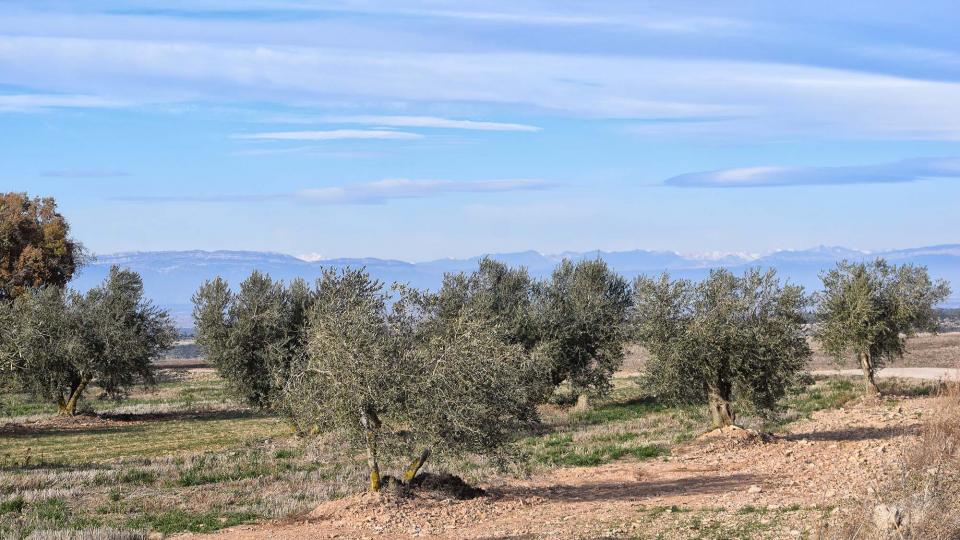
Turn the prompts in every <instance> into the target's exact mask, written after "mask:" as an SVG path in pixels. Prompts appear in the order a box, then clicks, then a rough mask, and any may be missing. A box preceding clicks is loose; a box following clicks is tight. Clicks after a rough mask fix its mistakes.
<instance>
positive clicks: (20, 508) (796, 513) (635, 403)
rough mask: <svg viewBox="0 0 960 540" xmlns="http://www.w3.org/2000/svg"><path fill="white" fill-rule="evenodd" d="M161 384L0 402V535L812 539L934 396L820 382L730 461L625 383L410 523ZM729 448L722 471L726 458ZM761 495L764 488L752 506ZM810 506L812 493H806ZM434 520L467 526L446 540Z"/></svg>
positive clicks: (243, 421) (191, 383)
mask: <svg viewBox="0 0 960 540" xmlns="http://www.w3.org/2000/svg"><path fill="white" fill-rule="evenodd" d="M937 339H943V340H944V341H943V343H944V344H945V347H946V348H947V349H948V350H949V348H950V347H953V346H954V345H953V344H954V342H953V336H949V337H948V338H944V336H941V337H940V338H937ZM930 350H931V352H929V353H928V354H931V355H934V354H936V353H935V352H932V351H935V348H931V349H930ZM161 375H162V376H161V377H160V380H159V382H158V384H157V385H156V386H155V387H152V388H149V389H146V390H138V391H136V392H134V393H132V394H131V395H130V396H129V397H128V398H127V399H125V400H123V401H121V402H119V403H114V402H111V401H100V400H97V399H95V398H96V396H97V391H96V389H94V390H93V391H92V392H90V393H89V395H88V397H89V398H90V399H89V400H88V401H87V402H86V405H85V408H86V409H85V414H83V415H79V416H77V417H75V418H66V419H60V418H53V417H51V416H50V415H51V413H52V412H53V410H54V409H53V407H51V406H49V405H48V404H44V403H36V402H34V401H32V400H29V399H26V398H25V397H24V396H5V397H4V398H3V399H2V407H3V409H2V413H0V414H2V415H3V416H4V417H3V418H0V426H2V427H0V537H3V538H6V537H12V538H17V537H26V536H28V535H30V534H34V533H40V532H42V531H64V530H73V531H87V532H86V533H84V534H88V537H90V538H95V537H97V538H111V537H113V538H125V537H132V538H136V537H142V536H144V535H148V534H150V533H158V534H164V535H169V534H175V533H183V532H192V533H204V532H211V531H215V530H218V529H223V528H228V527H231V526H234V525H241V524H253V523H257V522H271V523H280V524H287V525H286V526H289V527H292V528H290V529H289V530H287V529H283V528H281V529H276V530H274V529H270V528H267V529H263V528H260V526H257V527H254V528H252V529H243V530H241V531H239V532H238V531H237V530H236V529H231V534H246V535H253V536H251V537H263V538H267V537H270V536H272V535H273V534H274V533H277V534H281V533H282V534H285V535H288V536H287V537H289V538H296V537H298V536H297V534H300V533H303V534H307V532H305V531H306V530H299V529H297V528H296V527H299V526H300V525H297V524H298V523H299V522H300V521H302V519H303V516H307V515H309V513H310V512H311V511H313V510H314V509H315V508H317V507H318V505H320V506H321V509H325V510H324V511H325V512H327V514H329V515H331V516H340V517H342V516H343V515H344V513H346V514H349V515H356V513H357V512H370V513H371V515H377V516H379V517H377V518H376V519H377V521H374V522H357V523H354V522H353V521H349V522H347V523H344V524H343V525H342V527H340V528H338V527H332V526H331V527H328V525H329V523H328V521H329V520H327V521H324V520H320V521H319V523H321V524H322V523H327V525H317V523H318V522H317V520H316V519H314V520H313V521H310V522H309V523H308V524H307V525H304V526H307V527H314V528H316V527H320V528H319V529H316V530H311V532H309V534H320V532H323V531H326V532H323V534H326V533H327V532H329V533H330V534H331V535H332V534H340V535H342V536H341V537H347V538H350V537H354V536H363V535H373V534H375V533H376V532H377V531H384V532H390V533H391V534H393V535H400V536H403V535H411V534H414V532H417V531H419V532H417V535H426V536H431V535H439V536H477V537H480V536H483V535H487V536H489V535H490V534H494V533H496V534H499V535H509V534H514V533H517V534H531V533H536V532H538V531H535V530H532V529H531V528H530V527H529V526H527V525H524V520H525V519H530V518H531V516H532V515H534V513H540V514H543V516H545V517H550V519H547V520H546V521H544V523H545V524H546V525H544V527H546V528H545V529H543V531H540V532H541V533H542V534H550V531H553V532H554V533H555V534H558V535H566V536H581V537H596V536H598V535H602V534H607V533H608V532H609V535H608V536H611V537H639V538H657V537H665V538H672V537H675V536H671V532H670V531H684V533H683V534H682V535H681V536H677V537H679V538H687V537H694V538H696V537H700V538H722V537H730V536H733V537H738V536H740V537H768V536H769V537H777V536H785V537H789V536H790V535H791V534H792V531H801V532H803V534H804V535H807V534H811V533H810V531H811V530H812V529H810V528H809V524H810V523H818V522H820V521H822V520H823V518H824V516H825V515H829V512H831V511H832V508H833V507H834V506H836V504H837V503H838V502H839V501H841V500H844V498H845V497H846V498H852V497H854V496H855V495H857V494H858V493H859V492H858V491H857V490H859V489H861V488H862V487H863V482H866V481H867V480H868V479H873V478H875V477H876V475H879V474H880V472H881V469H882V468H883V467H882V466H881V465H877V466H876V467H874V466H873V465H871V467H869V470H867V471H866V472H865V473H864V472H863V471H861V470H860V467H858V466H856V467H855V466H854V465H855V464H856V463H860V461H858V460H864V459H866V460H868V461H869V462H870V463H871V464H872V463H873V462H874V461H875V460H874V456H878V455H881V454H883V455H884V456H887V457H890V456H893V455H894V454H895V452H894V450H895V449H896V448H898V446H897V445H900V444H903V443H904V441H906V440H907V439H908V438H909V436H910V434H911V433H912V432H913V431H911V430H915V426H916V425H917V424H918V423H919V422H920V420H921V418H922V416H923V410H924V409H925V408H926V407H927V405H926V404H925V403H926V401H925V400H927V399H929V398H925V397H924V396H927V395H929V394H931V393H933V392H934V391H935V390H936V388H937V385H936V384H935V383H933V382H923V381H913V382H908V381H900V380H885V381H883V382H882V385H883V388H884V390H885V391H886V392H887V393H888V394H890V396H889V397H888V398H887V400H886V401H885V403H884V404H883V405H879V406H877V405H871V406H864V405H860V404H858V401H857V398H858V395H859V391H860V384H859V381H858V380H856V379H851V378H829V379H825V378H821V379H817V380H813V381H811V383H810V384H809V385H808V386H807V387H805V388H804V389H802V390H800V391H798V392H796V393H794V394H792V395H791V396H789V398H788V399H787V402H786V404H785V405H786V406H787V410H786V411H785V412H784V413H783V414H782V415H781V416H779V417H778V418H773V419H762V418H758V417H754V416H750V415H742V416H741V418H740V423H741V424H742V425H745V426H747V427H752V428H758V429H763V430H765V431H769V432H773V433H775V434H778V435H780V436H781V437H780V438H779V439H777V442H776V444H770V445H759V446H758V445H756V444H752V443H751V444H746V443H744V444H739V443H737V444H734V445H733V446H732V447H731V448H727V447H726V446H724V445H727V444H728V443H727V442H723V441H712V442H711V441H708V442H706V443H704V442H703V441H702V440H701V439H700V438H699V436H700V435H701V434H702V433H704V432H705V431H706V430H707V428H708V425H709V420H708V418H707V415H706V411H705V410H704V409H702V408H699V407H672V406H666V405H663V404H661V403H658V402H656V401H655V400H654V399H653V397H652V396H650V395H648V394H647V393H646V392H645V391H644V389H643V387H642V385H641V384H640V382H641V381H640V379H639V378H637V377H634V376H626V377H621V378H618V379H617V380H616V386H615V390H614V392H613V393H612V394H611V395H610V396H609V397H608V398H606V399H604V400H602V401H598V402H597V403H595V404H594V407H593V408H592V409H591V410H588V411H583V412H577V411H574V410H572V409H570V408H567V407H561V406H557V405H551V406H547V407H544V409H543V419H544V424H543V426H542V428H541V429H540V430H538V431H537V432H536V433H530V434H528V435H527V436H525V437H524V438H523V439H522V440H521V441H520V443H519V445H518V447H519V453H518V455H517V456H514V458H513V459H512V460H510V461H508V462H507V463H506V464H505V465H504V466H503V467H500V468H498V467H495V466H494V464H493V463H491V462H489V461H487V460H482V459H476V460H468V461H464V462H458V463H441V462H428V467H427V469H428V470H431V471H434V472H437V471H440V470H442V469H445V468H446V469H449V470H451V471H453V472H457V473H458V474H461V475H462V476H463V477H464V478H465V479H466V480H468V481H469V482H473V483H479V484H480V485H482V486H484V487H485V488H486V489H488V490H489V491H490V493H491V494H492V496H491V497H485V498H481V499H479V500H475V501H466V502H462V503H450V502H443V501H444V500H443V499H437V500H433V499H431V500H430V501H426V502H423V505H422V508H421V507H420V506H417V508H416V509H414V508H412V507H411V506H410V505H411V504H414V502H413V501H406V502H403V501H401V502H399V503H396V504H394V503H389V504H388V505H387V507H384V508H392V509H388V510H383V511H382V512H381V511H380V510H374V509H372V507H369V505H371V504H374V502H371V500H370V499H369V497H368V496H365V495H364V496H360V498H359V499H358V498H357V494H358V493H359V492H360V491H362V489H363V487H364V485H365V483H364V476H365V468H364V463H363V461H362V456H358V455H353V454H351V453H349V452H345V451H344V449H343V448H341V447H340V446H339V445H338V444H337V442H336V441H333V440H329V439H324V440H320V441H318V442H315V443H309V444H308V443H305V442H304V441H302V440H301V439H298V438H297V437H296V436H294V435H293V434H292V433H291V432H290V430H289V428H288V427H287V425H286V424H285V423H284V422H283V421H282V420H281V419H278V418H275V417H271V416H267V415H262V414H258V413H256V412H255V411H252V410H250V409H248V408H246V407H243V406H241V405H239V404H237V403H235V402H233V401H232V400H231V399H230V398H229V397H228V396H227V395H226V393H225V392H224V389H223V386H222V382H221V381H220V380H219V378H218V377H217V375H216V374H215V373H214V372H213V371H212V370H211V369H209V368H202V367H191V368H176V369H170V368H167V369H163V370H162V372H161ZM717 445H719V446H717ZM880 448H883V449H882V450H878V449H880ZM728 450H732V454H731V456H732V457H731V458H730V459H729V460H728V459H723V460H721V459H719V458H718V456H719V455H720V453H719V452H721V451H724V452H726V451H728ZM791 456H793V457H791ZM844 463H846V464H849V465H850V467H846V466H844V465H843V464H844ZM877 463H880V462H877ZM785 467H794V468H798V469H797V471H799V472H798V474H800V476H799V477H798V476H789V475H787V476H784V475H785V474H786V473H785V472H784V468H785ZM778 468H779V469H778ZM745 471H747V472H745ZM861 473H863V474H861ZM867 473H869V474H867ZM864 474H865V475H866V476H864ZM789 482H796V483H795V484H789ZM810 482H813V484H811V483H810ZM828 484H829V487H826V486H827V485H828ZM753 485H757V486H759V487H760V488H761V490H762V491H761V492H760V493H759V494H749V495H750V496H747V495H748V494H747V490H748V489H749V488H750V487H751V486H753ZM811 489H813V490H815V491H810V490H811ZM831 490H832V491H833V495H829V493H830V491H831ZM811 492H813V493H817V496H816V497H814V498H812V499H811V498H809V497H808V496H807V495H805V494H806V493H811ZM841 494H842V496H841ZM331 501H332V502H331ZM338 504H340V505H345V506H346V507H349V509H347V510H345V509H344V508H341V507H337V506H335V505H338ZM376 504H377V505H379V502H376ZM390 504H394V506H390ZM417 504H418V505H419V504H420V503H419V502H418V503H417ZM450 504H454V506H451V507H449V508H447V506H449V505H450ZM331 505H334V506H331ZM357 505H359V506H357ZM364 505H368V506H364ZM397 505H399V506H397ZM377 508H381V507H380V506H377ZM322 513H323V512H321V514H322ZM317 515H318V514H314V516H315V517H316V516H317ZM444 515H449V516H452V517H453V518H456V519H454V520H453V521H452V522H451V523H461V525H460V527H461V528H458V529H455V530H452V529H444V528H443V525H441V522H443V521H444V520H443V519H441V516H444ZM471 516H473V517H471ZM566 516H577V518H576V521H575V522H573V521H571V520H570V518H567V517H566ZM458 520H459V521H458ZM478 520H482V522H483V523H484V524H489V527H493V528H488V527H487V526H486V525H480V524H478V523H476V522H477V521H478ZM551 520H552V521H551ZM334 521H336V520H334ZM471 523H472V525H471ZM574 523H575V524H576V526H574ZM398 524H401V525H398ZM411 524H412V525H411ZM471 527H472V528H471ZM298 530H299V531H300V533H298V532H297V531H298ZM96 531H100V532H103V533H104V535H102V536H95V535H94V533H95V532H96ZM104 531H106V532H104ZM111 531H112V532H111ZM117 531H124V532H123V533H121V532H117ZM244 531H246V532H244ZM108 533H109V534H108ZM461 533H462V534H461ZM44 534H46V533H44ZM131 535H132V536H131ZM658 535H660V536H658ZM38 537H43V536H42V535H41V536H38ZM47 537H51V538H52V537H54V536H49V535H47Z"/></svg>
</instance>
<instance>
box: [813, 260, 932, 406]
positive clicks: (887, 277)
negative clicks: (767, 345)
mask: <svg viewBox="0 0 960 540" xmlns="http://www.w3.org/2000/svg"><path fill="white" fill-rule="evenodd" d="M820 278H821V280H822V281H823V291H822V292H821V293H819V294H818V295H817V296H816V301H817V320H818V328H817V332H816V336H817V339H818V340H819V341H820V343H821V344H822V345H823V348H824V350H826V351H827V352H828V353H829V354H831V355H833V356H834V357H836V358H837V359H838V361H839V360H841V359H842V358H843V357H844V356H846V355H848V354H853V355H855V356H856V358H857V362H858V364H859V365H860V367H861V369H862V370H863V374H864V381H865V385H866V392H867V393H871V394H876V393H877V391H878V390H877V385H876V382H875V381H874V374H875V373H876V371H877V370H878V369H880V368H882V367H883V366H884V365H885V364H886V363H887V362H888V361H891V360H894V359H897V358H900V357H902V356H903V354H904V352H906V343H907V338H908V337H910V336H913V335H915V334H916V333H917V332H935V331H936V330H937V324H938V322H937V314H936V312H935V310H934V307H935V306H936V305H937V304H939V303H940V302H942V301H943V300H945V299H946V298H947V297H948V296H949V295H950V287H949V285H948V284H947V283H946V282H945V281H943V280H939V281H933V280H931V279H930V275H929V274H928V272H927V269H926V268H925V267H922V266H914V265H909V264H904V265H900V266H897V265H895V264H890V263H888V262H886V261H885V260H883V259H877V260H874V261H872V262H869V263H862V262H860V263H851V262H847V261H843V262H840V263H838V264H837V266H836V268H833V269H832V270H830V271H828V272H824V273H822V274H821V276H820Z"/></svg>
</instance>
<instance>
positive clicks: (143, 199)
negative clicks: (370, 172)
mask: <svg viewBox="0 0 960 540" xmlns="http://www.w3.org/2000/svg"><path fill="white" fill-rule="evenodd" d="M556 185H557V184H555V183H553V182H548V181H545V180H538V179H530V178H518V179H496V180H473V181H456V180H411V179H407V178H389V179H385V180H379V181H376V182H366V183H359V184H349V185H346V186H336V187H323V188H314V189H304V190H301V191H298V192H296V193H273V194H258V195H198V196H195V195H172V196H134V197H112V198H111V199H110V200H114V201H123V202H137V203H182V202H194V203H236V202H239V203H246V202H267V201H300V202H304V203H310V204H323V205H343V204H384V203H386V202H389V201H391V200H396V199H423V198H428V197H438V196H441V195H446V194H450V193H503V192H512V191H533V190H542V189H549V188H552V187H556Z"/></svg>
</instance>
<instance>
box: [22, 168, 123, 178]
mask: <svg viewBox="0 0 960 540" xmlns="http://www.w3.org/2000/svg"><path fill="white" fill-rule="evenodd" d="M40 176H45V177H47V178H119V177H122V176H132V175H131V173H129V172H127V171H119V170H115V169H60V170H53V171H43V172H42V173H40Z"/></svg>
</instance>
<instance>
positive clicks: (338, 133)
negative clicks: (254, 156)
mask: <svg viewBox="0 0 960 540" xmlns="http://www.w3.org/2000/svg"><path fill="white" fill-rule="evenodd" d="M233 138H234V139H246V140H254V141H337V140H356V139H380V140H401V141H410V140H417V139H422V138H423V135H420V134H419V133H409V132H406V131H393V130H387V129H333V130H328V131H272V132H266V133H243V134H237V135H234V136H233Z"/></svg>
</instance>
